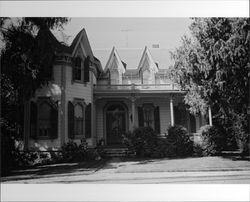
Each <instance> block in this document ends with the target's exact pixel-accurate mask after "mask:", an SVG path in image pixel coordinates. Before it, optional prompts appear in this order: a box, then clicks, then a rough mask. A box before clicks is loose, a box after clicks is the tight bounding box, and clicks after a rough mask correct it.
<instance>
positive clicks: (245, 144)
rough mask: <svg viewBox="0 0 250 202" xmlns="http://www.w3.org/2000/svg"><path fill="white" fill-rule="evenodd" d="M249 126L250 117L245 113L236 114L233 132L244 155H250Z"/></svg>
mask: <svg viewBox="0 0 250 202" xmlns="http://www.w3.org/2000/svg"><path fill="white" fill-rule="evenodd" d="M248 127H249V125H248V117H247V116H246V115H245V114H237V115H235V118H234V124H233V130H234V132H233V133H234V136H235V138H236V142H237V145H238V148H239V149H240V152H241V154H242V156H244V155H249V146H250V145H249V144H250V134H249V132H248V131H249V128H248Z"/></svg>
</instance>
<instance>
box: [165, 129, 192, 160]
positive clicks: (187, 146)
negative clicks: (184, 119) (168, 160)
mask: <svg viewBox="0 0 250 202" xmlns="http://www.w3.org/2000/svg"><path fill="white" fill-rule="evenodd" d="M166 142H167V145H168V148H167V149H168V152H167V155H168V156H177V157H186V156H191V155H192V151H193V143H192V141H191V140H190V137H189V135H188V132H187V129H186V128H185V127H183V126H180V125H175V126H171V127H169V128H168V135H167V137H166Z"/></svg>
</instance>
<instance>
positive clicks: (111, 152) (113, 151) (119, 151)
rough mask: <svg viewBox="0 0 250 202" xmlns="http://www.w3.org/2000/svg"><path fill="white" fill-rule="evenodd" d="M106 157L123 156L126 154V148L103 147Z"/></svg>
mask: <svg viewBox="0 0 250 202" xmlns="http://www.w3.org/2000/svg"><path fill="white" fill-rule="evenodd" d="M104 151H105V156H107V157H124V156H127V154H128V148H126V147H125V148H110V147H109V148H104Z"/></svg>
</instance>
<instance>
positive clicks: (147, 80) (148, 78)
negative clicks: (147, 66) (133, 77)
mask: <svg viewBox="0 0 250 202" xmlns="http://www.w3.org/2000/svg"><path fill="white" fill-rule="evenodd" d="M151 77H152V74H151V72H150V71H149V70H145V71H144V72H143V84H151V83H152V78H151Z"/></svg>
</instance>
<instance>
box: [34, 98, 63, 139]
mask: <svg viewBox="0 0 250 202" xmlns="http://www.w3.org/2000/svg"><path fill="white" fill-rule="evenodd" d="M30 137H31V138H33V139H36V138H41V139H48V138H50V139H56V138H58V103H57V102H55V101H53V100H51V99H50V98H49V97H40V98H38V100H37V101H36V102H33V101H32V102H31V103H30Z"/></svg>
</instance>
